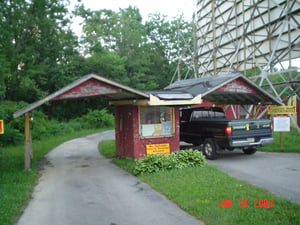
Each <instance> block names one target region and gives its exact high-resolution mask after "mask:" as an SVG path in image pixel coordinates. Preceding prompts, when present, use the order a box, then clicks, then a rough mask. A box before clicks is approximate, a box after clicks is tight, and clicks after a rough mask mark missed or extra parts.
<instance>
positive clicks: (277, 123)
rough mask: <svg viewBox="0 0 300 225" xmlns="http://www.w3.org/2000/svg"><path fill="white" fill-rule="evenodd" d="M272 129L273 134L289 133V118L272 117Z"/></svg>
mask: <svg viewBox="0 0 300 225" xmlns="http://www.w3.org/2000/svg"><path fill="white" fill-rule="evenodd" d="M273 118H274V120H273V121H274V124H273V129H274V132H289V131H290V116H274V117H273Z"/></svg>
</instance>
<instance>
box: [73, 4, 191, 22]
mask: <svg viewBox="0 0 300 225" xmlns="http://www.w3.org/2000/svg"><path fill="white" fill-rule="evenodd" d="M76 2H77V0H71V5H72V6H74V5H75V3H76ZM81 2H82V3H83V4H84V5H85V7H86V8H90V9H91V10H99V9H112V10H114V11H118V10H119V8H127V7H128V6H130V5H131V6H136V7H137V8H139V10H140V12H141V14H142V17H143V19H144V20H146V19H147V18H148V14H150V13H156V12H160V13H161V14H164V15H167V16H169V17H170V18H172V17H175V16H177V15H181V14H182V13H183V14H184V15H185V19H186V20H189V19H191V18H192V15H193V5H194V2H196V0H151V1H147V0H82V1H81ZM72 6H71V7H72Z"/></svg>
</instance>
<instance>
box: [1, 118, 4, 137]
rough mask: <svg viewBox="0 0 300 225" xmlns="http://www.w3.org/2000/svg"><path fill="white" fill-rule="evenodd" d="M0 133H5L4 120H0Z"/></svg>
mask: <svg viewBox="0 0 300 225" xmlns="http://www.w3.org/2000/svg"><path fill="white" fill-rule="evenodd" d="M0 134H4V123H3V120H0Z"/></svg>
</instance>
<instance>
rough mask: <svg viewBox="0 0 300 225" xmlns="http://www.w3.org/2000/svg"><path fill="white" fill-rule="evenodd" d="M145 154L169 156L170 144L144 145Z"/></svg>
mask: <svg viewBox="0 0 300 225" xmlns="http://www.w3.org/2000/svg"><path fill="white" fill-rule="evenodd" d="M146 153H147V155H153V154H166V155H169V154H170V144H169V143H163V144H149V145H146Z"/></svg>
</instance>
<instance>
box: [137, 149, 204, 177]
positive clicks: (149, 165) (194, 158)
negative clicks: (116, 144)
mask: <svg viewBox="0 0 300 225" xmlns="http://www.w3.org/2000/svg"><path fill="white" fill-rule="evenodd" d="M205 163H206V161H205V157H204V156H203V155H202V153H201V152H199V151H194V150H192V149H190V150H182V151H177V152H172V153H171V154H170V155H163V154H155V155H149V156H145V157H144V158H142V159H139V160H138V161H136V163H135V169H134V173H135V174H136V175H138V174H143V173H155V172H158V171H159V170H170V169H183V168H188V167H198V166H202V165H204V164H205Z"/></svg>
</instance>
